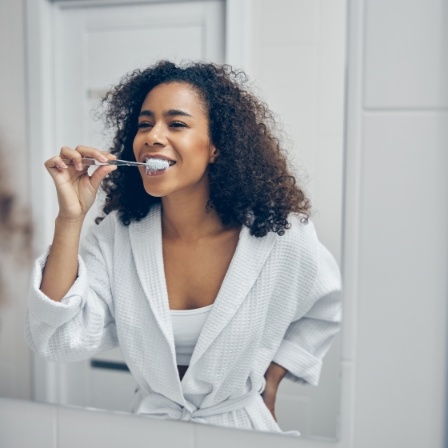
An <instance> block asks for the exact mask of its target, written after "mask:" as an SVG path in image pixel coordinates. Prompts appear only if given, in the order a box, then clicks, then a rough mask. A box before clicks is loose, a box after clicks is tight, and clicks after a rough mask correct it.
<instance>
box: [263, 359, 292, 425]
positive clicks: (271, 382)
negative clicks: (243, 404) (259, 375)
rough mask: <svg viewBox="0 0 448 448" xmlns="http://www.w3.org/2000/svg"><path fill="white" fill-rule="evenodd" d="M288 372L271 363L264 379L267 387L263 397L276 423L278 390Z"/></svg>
mask: <svg viewBox="0 0 448 448" xmlns="http://www.w3.org/2000/svg"><path fill="white" fill-rule="evenodd" d="M286 372H287V370H286V369H284V368H283V367H282V366H280V365H278V364H276V363H275V362H271V364H270V365H269V367H268V370H266V373H265V374H264V377H265V379H266V386H265V388H264V391H263V393H262V397H263V400H264V403H265V404H266V406H267V408H268V409H269V411H270V412H271V414H272V416H273V417H274V420H275V421H277V417H276V415H275V400H276V398H277V390H278V386H279V385H280V382H281V380H282V379H283V378H284V376H285V375H286Z"/></svg>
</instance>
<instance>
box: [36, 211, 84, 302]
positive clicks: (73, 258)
mask: <svg viewBox="0 0 448 448" xmlns="http://www.w3.org/2000/svg"><path fill="white" fill-rule="evenodd" d="M82 223H83V220H78V219H76V220H70V219H68V220H67V219H62V218H59V217H58V218H57V219H56V222H55V232H54V238H53V243H52V245H51V248H50V252H49V254H48V258H47V262H46V264H45V268H44V271H43V275H42V283H41V285H40V289H41V291H42V292H43V293H44V294H45V295H46V296H47V297H49V298H50V299H52V300H54V301H57V302H59V301H61V299H62V298H63V297H64V296H65V295H66V294H67V292H68V290H69V289H70V288H71V286H72V285H73V283H74V282H75V280H76V278H77V275H78V250H79V239H80V235H81V229H82Z"/></svg>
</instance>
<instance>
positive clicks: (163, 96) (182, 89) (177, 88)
mask: <svg viewBox="0 0 448 448" xmlns="http://www.w3.org/2000/svg"><path fill="white" fill-rule="evenodd" d="M154 107H157V108H162V109H166V110H168V109H180V110H183V109H188V110H189V111H194V110H200V111H202V112H203V113H205V111H206V108H205V104H204V101H203V99H202V97H201V94H200V93H199V92H198V90H197V88H195V87H194V86H192V85H191V84H188V83H186V82H170V83H163V84H159V85H157V86H155V87H154V88H153V89H151V90H150V91H149V93H148V94H147V95H146V98H145V100H144V102H143V105H142V110H144V109H148V108H149V109H152V108H154Z"/></svg>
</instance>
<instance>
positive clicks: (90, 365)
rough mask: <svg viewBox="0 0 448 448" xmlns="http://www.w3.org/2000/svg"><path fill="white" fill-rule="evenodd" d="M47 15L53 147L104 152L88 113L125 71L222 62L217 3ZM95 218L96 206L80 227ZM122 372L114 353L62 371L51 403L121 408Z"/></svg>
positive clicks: (221, 7) (124, 404)
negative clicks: (166, 63)
mask: <svg viewBox="0 0 448 448" xmlns="http://www.w3.org/2000/svg"><path fill="white" fill-rule="evenodd" d="M54 12H55V14H54V16H53V20H54V30H55V35H54V42H55V49H54V50H55V51H54V55H55V61H54V62H55V64H54V70H55V73H54V79H55V86H54V87H55V90H54V93H55V97H54V98H55V120H56V123H55V126H54V129H55V141H56V147H60V146H63V145H68V146H72V147H74V146H76V145H79V144H82V145H91V146H95V147H98V148H104V149H107V148H108V147H109V138H108V136H107V135H104V133H103V128H102V123H100V122H98V121H95V120H94V115H95V112H94V111H95V109H96V108H97V107H98V106H99V104H100V101H99V99H100V97H101V96H102V95H103V93H104V92H105V91H107V90H108V88H109V87H110V86H112V85H114V84H115V83H116V82H118V81H119V80H120V78H121V77H122V76H124V75H125V74H126V73H128V72H129V71H132V70H134V69H137V68H144V67H147V66H148V65H150V64H152V63H154V62H155V61H157V60H159V59H171V60H174V61H182V60H207V61H212V62H216V63H223V62H224V42H225V39H224V24H225V3H224V0H208V1H191V2H185V1H180V2H171V1H170V2H158V3H147V4H128V5H126V4H125V2H123V4H115V5H102V6H96V7H95V6H89V7H86V6H81V7H76V5H74V4H73V3H72V2H71V3H66V4H64V3H63V2H61V3H59V4H58V6H57V7H56V8H55V11H54ZM54 203H55V204H56V202H55V201H54ZM51 212H54V213H53V216H54V215H55V213H56V210H53V211H50V213H51ZM96 216H98V207H97V208H93V210H91V212H90V213H89V218H88V220H87V222H86V227H87V226H89V225H92V223H93V219H94V217H96ZM84 231H85V229H84ZM125 369H126V366H125V364H124V363H123V361H122V357H121V354H120V351H119V350H113V351H111V352H109V353H104V354H101V355H100V356H98V357H96V358H95V359H92V360H89V361H87V362H79V363H75V364H69V365H66V366H62V367H61V371H60V372H59V378H60V381H59V382H60V384H59V390H58V394H57V395H58V396H59V400H58V401H59V402H60V403H62V404H72V405H82V406H90V407H99V408H106V409H116V410H124V411H128V410H130V406H131V400H132V396H133V392H134V389H135V382H134V380H133V379H132V376H131V375H130V374H129V373H128V372H127V371H126V370H125Z"/></svg>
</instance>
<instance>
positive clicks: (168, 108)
mask: <svg viewBox="0 0 448 448" xmlns="http://www.w3.org/2000/svg"><path fill="white" fill-rule="evenodd" d="M133 146H134V154H135V159H136V160H137V161H138V162H145V161H146V160H147V159H150V158H151V159H153V158H155V159H164V160H168V161H169V163H170V166H169V168H168V169H166V170H162V171H149V172H147V170H146V169H145V167H140V168H139V169H140V174H141V175H142V178H143V184H144V188H145V190H146V192H147V193H148V194H150V195H151V196H156V197H168V196H172V197H175V196H184V195H188V196H189V197H191V195H192V194H195V193H197V192H200V193H202V194H204V193H205V194H206V195H207V197H208V176H207V172H208V165H209V164H210V163H213V161H214V159H215V157H216V150H215V148H214V146H213V145H212V144H211V142H210V138H209V121H208V116H207V112H206V107H205V105H204V103H203V101H202V100H201V99H200V97H199V95H198V93H197V92H196V91H195V90H194V88H193V87H192V86H191V85H189V84H187V83H180V82H172V83H168V84H160V85H158V86H156V87H154V88H153V89H152V90H151V91H150V92H149V93H148V95H147V96H146V98H145V101H144V102H143V105H142V108H141V111H140V116H139V119H138V131H137V134H136V136H135V138H134V145H133Z"/></svg>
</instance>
